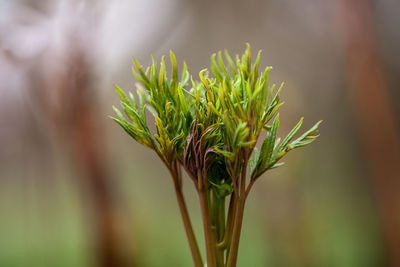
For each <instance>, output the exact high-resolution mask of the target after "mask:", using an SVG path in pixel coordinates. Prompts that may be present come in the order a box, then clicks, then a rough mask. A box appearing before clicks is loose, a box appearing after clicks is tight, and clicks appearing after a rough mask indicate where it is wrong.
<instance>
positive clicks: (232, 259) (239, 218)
mask: <svg viewBox="0 0 400 267" xmlns="http://www.w3.org/2000/svg"><path fill="white" fill-rule="evenodd" d="M244 204H245V199H244V198H243V197H240V198H239V199H237V205H236V212H235V215H236V216H235V220H234V225H233V234H232V240H231V244H230V247H229V254H228V261H227V265H226V266H227V267H236V262H237V256H238V250H239V241H240V233H241V231H242V222H243V214H244Z"/></svg>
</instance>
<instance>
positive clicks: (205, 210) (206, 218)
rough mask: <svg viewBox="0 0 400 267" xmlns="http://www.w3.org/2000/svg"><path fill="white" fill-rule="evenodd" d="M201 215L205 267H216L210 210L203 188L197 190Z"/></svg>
mask: <svg viewBox="0 0 400 267" xmlns="http://www.w3.org/2000/svg"><path fill="white" fill-rule="evenodd" d="M199 198H200V207H201V215H202V217H203V227H204V238H205V241H206V252H207V267H216V261H215V243H214V240H213V239H214V238H213V233H212V229H211V220H210V209H209V207H208V199H207V192H206V189H205V188H204V186H202V187H201V188H199Z"/></svg>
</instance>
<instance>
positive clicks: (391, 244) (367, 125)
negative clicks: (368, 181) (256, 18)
mask: <svg viewBox="0 0 400 267" xmlns="http://www.w3.org/2000/svg"><path fill="white" fill-rule="evenodd" d="M337 4H338V7H339V9H338V10H339V13H338V17H337V19H338V21H339V22H340V23H341V25H340V26H341V31H342V34H343V38H344V40H345V52H346V60H347V68H348V69H347V71H348V79H349V83H350V86H351V88H352V90H353V93H354V95H353V98H352V99H353V101H354V112H355V115H356V117H357V119H358V127H359V134H360V137H361V140H362V142H363V145H364V149H365V152H366V155H365V156H366V160H367V162H368V164H369V169H370V171H371V177H372V179H373V184H374V185H375V190H376V196H377V201H378V206H379V209H380V213H381V217H382V224H383V231H384V235H385V240H386V245H387V247H388V249H389V253H390V260H391V264H392V266H400V198H399V190H400V179H399V166H400V143H399V133H398V129H396V125H395V115H394V113H393V110H394V109H393V103H392V101H391V99H390V89H389V86H388V84H387V81H386V77H385V73H384V68H383V64H382V61H381V57H380V55H379V51H378V47H377V43H376V40H377V35H376V33H375V32H374V29H375V28H374V26H375V23H374V19H373V15H372V10H371V3H370V1H365V0H339V1H337Z"/></svg>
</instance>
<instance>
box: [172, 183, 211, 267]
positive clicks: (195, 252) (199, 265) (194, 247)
mask: <svg viewBox="0 0 400 267" xmlns="http://www.w3.org/2000/svg"><path fill="white" fill-rule="evenodd" d="M175 193H176V199H177V200H178V205H179V210H180V212H181V216H182V221H183V225H184V227H185V232H186V236H187V239H188V242H189V247H190V251H191V252H192V257H193V262H194V265H195V266H196V267H203V266H204V265H203V260H202V259H201V255H200V250H199V246H198V244H197V241H196V236H195V235H194V231H193V227H192V223H191V221H190V217H189V213H188V210H187V207H186V203H185V199H184V197H183V193H182V189H181V188H177V187H175Z"/></svg>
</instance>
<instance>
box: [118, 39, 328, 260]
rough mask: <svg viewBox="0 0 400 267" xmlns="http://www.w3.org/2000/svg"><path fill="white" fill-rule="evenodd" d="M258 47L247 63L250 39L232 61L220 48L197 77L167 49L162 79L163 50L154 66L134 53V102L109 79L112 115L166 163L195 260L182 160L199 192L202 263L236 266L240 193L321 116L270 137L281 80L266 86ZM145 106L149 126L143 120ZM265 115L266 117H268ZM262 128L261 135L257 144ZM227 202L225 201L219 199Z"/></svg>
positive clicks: (306, 136)
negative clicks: (114, 101) (114, 98)
mask: <svg viewBox="0 0 400 267" xmlns="http://www.w3.org/2000/svg"><path fill="white" fill-rule="evenodd" d="M260 55H261V52H259V53H258V54H257V57H256V60H255V62H254V64H252V57H251V50H250V46H249V45H247V49H246V51H245V53H244V54H243V56H242V57H241V58H240V57H239V56H236V62H234V61H233V60H232V58H231V57H230V56H229V54H228V53H227V52H226V51H225V53H224V57H225V59H223V56H222V53H221V52H219V53H218V54H214V55H212V57H211V73H212V76H211V75H209V73H208V71H207V70H206V69H204V70H202V71H201V72H200V74H199V78H200V82H196V81H194V80H193V78H192V77H191V76H190V75H189V72H188V71H187V67H186V64H184V65H183V71H182V75H181V79H180V80H179V79H178V67H177V62H176V58H175V55H174V54H173V53H172V52H171V53H170V60H171V65H172V75H171V78H170V79H168V77H167V73H166V64H165V60H164V57H163V58H162V60H161V64H160V68H159V69H157V63H156V62H155V60H154V58H153V64H152V66H151V67H149V68H147V69H146V70H144V69H143V68H142V66H141V65H140V64H139V62H138V61H137V60H136V59H134V65H135V67H134V68H132V70H133V74H134V75H135V77H136V78H137V79H138V80H139V82H140V84H141V85H139V86H138V90H137V94H138V101H136V100H135V97H134V96H133V95H132V94H131V93H130V94H129V97H128V96H127V95H126V94H125V93H124V92H123V91H122V90H121V89H120V88H119V87H118V86H116V91H117V93H118V95H119V97H120V99H121V106H122V109H123V111H124V112H125V114H126V117H127V118H125V117H124V116H123V115H122V113H121V112H120V111H119V110H118V109H117V108H115V107H114V110H115V112H116V114H117V116H118V117H117V118H113V119H114V120H115V121H116V122H117V123H119V124H120V125H121V126H122V128H124V129H125V131H126V132H127V133H128V134H129V135H130V136H132V137H133V138H134V139H135V140H136V141H137V142H139V143H141V144H142V145H144V146H146V147H148V148H150V149H152V150H154V151H155V152H156V153H157V155H158V156H159V157H160V159H161V160H162V161H163V162H164V164H165V166H166V167H167V168H168V170H169V172H170V174H171V177H172V181H173V183H174V188H175V192H176V196H177V200H178V204H179V208H180V212H181V215H182V219H183V223H184V227H185V231H186V234H187V237H188V241H189V246H190V249H191V252H192V256H193V261H194V264H195V266H197V267H201V266H203V262H202V258H201V255H200V252H199V247H198V245H197V242H196V238H195V235H194V232H193V229H192V225H191V221H190V218H189V213H188V210H187V207H186V204H185V200H184V197H183V192H182V173H181V166H183V168H184V169H185V170H186V172H187V173H188V175H189V177H190V178H191V180H192V182H193V184H194V186H195V188H196V191H197V193H198V195H199V200H200V207H201V214H202V218H203V226H204V236H205V241H206V258H207V266H208V267H216V266H218V267H220V266H228V267H232V266H236V261H237V255H238V248H239V240H240V233H241V228H242V221H243V213H244V208H245V202H246V199H247V197H248V195H249V193H250V191H251V188H252V186H253V185H254V183H255V182H256V181H257V180H258V178H259V177H260V176H261V175H262V174H263V173H265V172H266V171H268V170H270V169H274V168H277V167H279V166H281V165H282V164H283V163H282V162H280V160H281V159H282V157H283V156H284V155H285V154H286V153H287V152H289V151H290V150H292V149H295V148H298V147H303V146H305V145H308V144H309V143H311V142H313V141H314V140H315V138H316V137H317V128H318V125H319V124H320V122H318V123H316V124H315V125H314V126H313V127H312V128H311V129H309V130H308V131H306V132H305V133H303V134H302V135H301V136H300V137H298V138H297V139H294V137H295V135H296V134H297V132H298V131H299V129H300V127H301V125H302V122H303V118H301V119H300V121H299V123H298V124H297V125H296V126H295V127H294V128H293V129H292V130H291V131H290V132H289V134H288V135H287V136H286V137H285V138H284V139H283V140H282V141H281V139H280V138H277V130H278V128H279V122H280V121H279V114H277V111H278V109H279V107H280V106H282V104H283V103H280V92H281V89H282V85H283V84H282V85H281V86H280V88H279V89H278V90H275V85H272V87H270V88H268V75H269V71H270V70H271V67H266V68H265V69H264V71H263V72H261V73H259V62H260ZM146 110H148V111H149V113H150V114H151V115H152V117H153V118H154V121H155V125H156V133H152V132H151V131H150V129H149V127H148V126H147V124H148V122H147V119H146ZM271 122H272V123H271ZM262 131H266V132H267V135H266V138H265V139H264V140H263V142H262V146H261V149H260V151H258V150H257V148H256V143H257V140H258V139H259V137H260V134H261V132H262ZM226 201H229V207H228V208H227V209H226V208H225V202H226Z"/></svg>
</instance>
